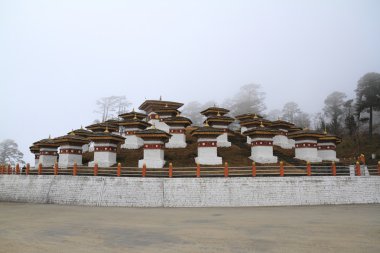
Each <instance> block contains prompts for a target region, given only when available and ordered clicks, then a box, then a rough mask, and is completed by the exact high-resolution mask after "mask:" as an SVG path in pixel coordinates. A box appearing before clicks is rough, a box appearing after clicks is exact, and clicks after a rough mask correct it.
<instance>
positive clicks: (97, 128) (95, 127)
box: [86, 122, 118, 132]
mask: <svg viewBox="0 0 380 253" xmlns="http://www.w3.org/2000/svg"><path fill="white" fill-rule="evenodd" d="M86 128H87V129H89V130H91V131H93V132H104V131H105V130H106V129H107V128H108V131H110V132H116V131H117V130H118V126H117V125H115V124H112V123H109V122H108V123H106V122H103V123H96V124H92V125H89V126H86Z"/></svg>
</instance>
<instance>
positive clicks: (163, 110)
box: [154, 108, 180, 116]
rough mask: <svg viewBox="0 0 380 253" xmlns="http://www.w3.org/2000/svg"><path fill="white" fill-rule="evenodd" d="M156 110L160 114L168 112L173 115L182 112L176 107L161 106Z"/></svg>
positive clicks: (167, 113)
mask: <svg viewBox="0 0 380 253" xmlns="http://www.w3.org/2000/svg"><path fill="white" fill-rule="evenodd" d="M154 112H155V113H157V114H158V115H161V114H166V115H172V116H174V115H177V114H178V113H180V111H178V110H177V109H174V108H159V109H155V110H154Z"/></svg>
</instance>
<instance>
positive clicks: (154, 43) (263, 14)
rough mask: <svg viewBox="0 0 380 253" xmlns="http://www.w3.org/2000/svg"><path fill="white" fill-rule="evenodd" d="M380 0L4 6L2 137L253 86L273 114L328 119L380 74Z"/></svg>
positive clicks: (35, 136)
mask: <svg viewBox="0 0 380 253" xmlns="http://www.w3.org/2000/svg"><path fill="white" fill-rule="evenodd" d="M379 10H380V2H379V1H207V2H205V1H190V2H182V1H181V2H180V1H63V2H56V1H33V2H30V1H0V93H1V95H2V96H1V99H0V108H1V116H2V117H1V124H0V129H1V131H0V140H3V139H8V138H9V139H14V140H15V141H16V142H17V143H18V144H19V147H20V150H21V151H22V152H23V153H24V155H25V160H26V161H27V162H31V161H32V160H33V156H32V155H31V154H30V153H29V150H28V147H29V146H30V145H31V144H32V143H33V142H34V141H37V140H39V139H41V138H46V137H48V135H49V134H51V135H52V136H53V137H55V136H59V135H62V134H65V133H67V132H68V131H70V130H71V129H73V128H74V129H75V128H79V127H80V126H81V125H83V126H85V125H88V124H90V123H92V122H93V121H94V120H95V119H96V118H97V117H98V115H96V113H95V112H94V111H95V110H96V100H97V99H99V98H101V97H105V96H112V95H116V96H126V99H127V100H128V101H129V102H131V103H132V105H131V108H132V107H134V108H137V107H138V106H139V105H140V104H141V103H142V102H143V101H144V100H145V99H158V98H159V97H160V96H162V98H163V99H165V100H172V101H178V102H182V103H185V105H186V103H188V102H190V101H199V102H200V103H206V102H207V101H210V100H213V101H215V102H216V103H220V104H222V103H223V101H224V100H225V99H226V98H229V97H231V96H232V95H233V94H235V93H237V92H238V91H239V88H240V87H241V86H243V85H246V84H250V83H255V84H259V85H261V91H263V92H265V94H266V96H265V105H266V107H267V108H266V111H265V112H269V111H271V110H273V109H281V108H282V107H283V106H284V104H285V103H287V102H289V101H294V102H296V103H297V104H298V105H299V106H300V108H301V109H302V110H303V111H305V112H307V113H316V112H319V111H320V110H321V108H322V107H323V101H324V99H325V98H326V97H327V96H328V95H329V94H330V93H332V92H333V91H340V92H343V93H345V94H346V95H347V97H351V98H353V97H354V89H355V87H356V84H357V81H358V80H359V79H360V77H361V76H363V75H364V74H365V73H367V72H380V49H379V45H380V16H379V15H378V13H379Z"/></svg>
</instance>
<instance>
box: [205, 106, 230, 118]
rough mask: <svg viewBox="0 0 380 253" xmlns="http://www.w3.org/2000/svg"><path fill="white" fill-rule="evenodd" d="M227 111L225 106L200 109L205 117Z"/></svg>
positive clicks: (223, 113)
mask: <svg viewBox="0 0 380 253" xmlns="http://www.w3.org/2000/svg"><path fill="white" fill-rule="evenodd" d="M229 112H230V111H229V110H227V109H225V108H221V107H216V106H213V107H209V108H207V109H206V110H203V111H201V114H202V115H203V116H205V117H206V118H208V117H211V116H217V115H219V116H223V115H225V114H227V113H229Z"/></svg>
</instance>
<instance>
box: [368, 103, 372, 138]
mask: <svg viewBox="0 0 380 253" xmlns="http://www.w3.org/2000/svg"><path fill="white" fill-rule="evenodd" d="M368 124H369V137H370V138H372V106H370V107H369V123H368Z"/></svg>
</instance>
